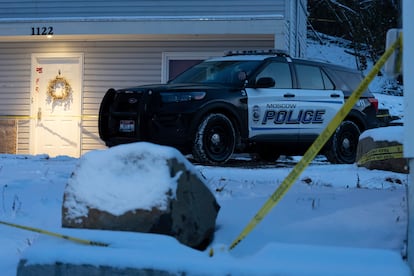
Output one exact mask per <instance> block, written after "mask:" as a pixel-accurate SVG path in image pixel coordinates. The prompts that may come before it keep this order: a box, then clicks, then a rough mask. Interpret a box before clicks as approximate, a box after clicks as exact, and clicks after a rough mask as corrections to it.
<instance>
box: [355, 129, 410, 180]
mask: <svg viewBox="0 0 414 276" xmlns="http://www.w3.org/2000/svg"><path fill="white" fill-rule="evenodd" d="M402 135H403V133H402V127H401V126H392V127H382V128H378V129H372V130H368V131H366V132H364V133H363V134H362V135H361V137H360V140H359V142H358V148H357V156H356V160H357V164H358V166H362V167H366V168H368V169H377V170H385V171H392V172H398V173H409V168H408V160H407V158H404V157H403V156H402V153H403V145H402V143H401V142H400V141H399V140H400V139H401V137H402Z"/></svg>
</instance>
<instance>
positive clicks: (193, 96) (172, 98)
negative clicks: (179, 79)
mask: <svg viewBox="0 0 414 276" xmlns="http://www.w3.org/2000/svg"><path fill="white" fill-rule="evenodd" d="M160 94H161V99H162V102H164V103H180V102H189V101H198V100H202V99H204V97H205V96H206V92H163V93H160Z"/></svg>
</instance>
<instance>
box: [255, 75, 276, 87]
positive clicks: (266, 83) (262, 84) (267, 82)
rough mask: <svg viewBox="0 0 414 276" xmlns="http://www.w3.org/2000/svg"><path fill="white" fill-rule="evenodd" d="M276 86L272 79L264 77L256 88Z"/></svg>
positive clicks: (259, 80)
mask: <svg viewBox="0 0 414 276" xmlns="http://www.w3.org/2000/svg"><path fill="white" fill-rule="evenodd" d="M275 84H276V82H275V80H274V79H273V78H270V77H264V78H260V79H258V80H257V82H256V85H255V87H256V88H269V87H274V86H275Z"/></svg>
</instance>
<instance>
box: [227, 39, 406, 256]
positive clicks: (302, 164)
mask: <svg viewBox="0 0 414 276" xmlns="http://www.w3.org/2000/svg"><path fill="white" fill-rule="evenodd" d="M397 47H401V48H402V35H400V36H399V37H398V39H397V40H396V41H395V42H394V43H393V44H392V45H391V47H390V48H389V49H387V50H386V51H385V53H384V54H383V55H382V56H381V57H380V59H379V60H378V62H377V63H376V64H375V65H374V67H373V68H372V69H371V71H370V72H369V73H368V75H367V76H366V77H365V78H364V79H363V80H362V82H361V83H360V84H359V86H358V87H357V89H356V90H355V91H354V92H353V93H352V94H351V96H350V97H349V98H348V100H347V101H346V102H345V104H344V105H343V106H342V108H341V109H340V110H339V111H338V113H337V114H336V115H335V117H334V118H333V119H332V120H331V122H329V124H328V125H327V126H326V128H325V129H324V130H323V131H322V132H321V134H320V135H319V136H318V138H316V140H315V141H314V142H313V144H312V145H311V146H310V147H309V149H308V150H307V151H306V152H305V154H304V155H303V157H302V159H301V160H300V161H299V162H298V163H297V164H296V166H295V167H293V169H292V171H291V172H290V173H289V175H288V176H287V177H286V178H285V179H284V180H283V182H282V184H280V186H279V187H278V188H277V189H276V191H275V192H274V193H273V194H272V195H271V197H270V198H269V199H268V200H267V201H266V202H265V204H264V205H263V206H262V208H261V209H260V210H259V211H258V212H257V213H256V215H255V216H254V217H253V219H252V220H251V221H250V222H249V223H248V224H247V226H246V227H245V228H244V229H243V230H242V232H241V233H240V234H239V236H238V237H237V238H236V239H235V240H234V241H233V242H232V244H231V245H230V247H229V249H230V250H231V249H233V248H234V247H236V246H237V245H238V244H239V243H240V242H241V241H242V240H243V239H244V238H245V237H246V236H247V235H248V234H249V233H250V232H251V231H252V230H253V228H254V227H256V225H257V224H258V223H259V222H261V221H262V220H263V218H264V217H265V216H266V215H267V214H268V213H269V212H270V210H271V209H272V208H273V207H274V206H275V205H276V204H277V203H278V202H279V201H280V199H282V197H283V196H284V195H285V194H286V192H287V191H288V190H289V189H290V187H291V186H292V185H293V183H294V182H295V181H296V179H297V178H298V177H299V175H300V174H301V173H302V172H303V171H304V170H305V168H306V167H307V166H308V165H309V163H310V162H311V161H312V160H313V159H314V158H315V156H316V155H317V154H318V153H319V151H320V150H321V149H322V147H323V146H324V145H325V143H326V142H327V141H328V140H329V138H330V137H331V135H332V134H333V133H334V131H335V130H336V129H337V127H338V126H339V124H340V123H341V122H342V121H343V119H344V118H345V117H346V115H348V113H349V111H351V109H352V107H353V106H354V105H355V103H356V102H357V101H358V99H359V98H360V97H361V95H362V93H363V92H364V91H365V90H366V89H367V88H368V85H369V83H370V82H371V81H372V80H373V79H374V78H375V76H376V75H377V74H378V72H379V71H380V69H381V68H382V66H384V64H385V62H386V61H387V59H388V58H389V57H390V56H391V54H392V53H393V52H394V51H395V49H397Z"/></svg>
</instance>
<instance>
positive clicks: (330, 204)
mask: <svg viewBox="0 0 414 276" xmlns="http://www.w3.org/2000/svg"><path fill="white" fill-rule="evenodd" d="M309 56H314V57H318V58H319V59H321V58H322V59H328V60H330V61H331V62H334V63H340V64H345V65H347V64H349V66H351V67H354V61H353V57H352V56H347V55H346V54H344V52H343V49H342V48H340V47H337V46H335V45H325V46H320V45H317V44H310V47H309ZM381 83H383V80H381V79H377V80H376V81H375V82H374V83H373V84H372V86H373V87H374V89H373V90H374V92H380V90H376V89H377V88H378V87H381ZM371 89H372V87H371ZM376 95H378V98H379V100H380V105H381V106H382V107H384V108H389V109H390V111H391V113H392V115H397V116H402V115H403V111H402V108H403V107H402V99H401V97H395V96H389V95H383V94H381V93H376ZM391 130H392V129H391V128H390V131H391ZM149 148H150V149H151V146H149ZM153 150H154V151H156V150H158V147H153ZM109 154H110V152H109ZM89 156H90V155H89ZM90 158H94V157H93V156H90ZM116 158H117V156H116V155H114V156H113V159H116ZM299 158H300V157H294V158H293V160H292V159H283V158H282V159H280V160H278V162H277V163H276V164H275V166H269V167H265V168H252V167H249V168H234V167H232V168H229V167H225V168H224V167H211V166H200V165H198V166H195V169H196V170H197V171H198V172H199V173H200V174H201V175H202V176H203V177H204V178H205V182H206V185H207V186H208V187H209V188H210V189H211V191H212V192H213V193H214V195H215V196H216V198H217V200H218V202H219V204H220V205H221V209H220V212H219V216H218V218H217V231H216V234H215V239H214V241H213V243H212V244H211V245H210V246H209V249H208V250H206V251H204V252H202V251H197V250H193V249H191V248H188V247H185V246H184V245H181V244H180V243H178V242H177V241H176V240H175V239H174V238H172V237H168V236H162V235H154V234H143V233H129V232H114V231H97V230H80V229H65V228H62V227H61V207H62V200H63V192H64V188H65V185H66V183H67V182H68V179H69V177H70V176H71V174H72V172H73V171H74V170H75V168H76V166H77V164H78V163H79V160H78V159H75V158H69V157H64V156H61V157H57V158H48V157H47V156H45V155H40V156H23V155H5V154H3V155H0V221H6V222H10V223H15V224H22V225H26V226H31V227H38V228H41V229H45V230H47V231H52V232H57V233H60V234H64V235H69V236H74V237H78V238H82V239H88V240H93V241H99V242H104V243H108V244H109V247H98V246H86V245H80V244H77V243H74V242H72V241H68V240H64V239H60V238H56V237H51V236H47V235H43V234H38V233H35V232H30V231H27V230H21V229H17V228H15V227H10V226H6V225H1V224H0V244H1V246H0V271H1V275H5V276H10V275H15V274H16V268H17V264H18V262H19V260H20V259H21V258H26V259H28V260H29V261H30V262H32V263H43V264H45V263H46V264H47V263H54V262H62V263H65V262H69V263H74V264H82V263H86V264H91V265H97V266H98V265H109V266H115V267H118V268H126V267H132V268H134V267H145V268H156V269H164V270H168V271H171V272H173V273H184V272H185V273H187V275H194V274H195V275H230V274H231V275H411V273H410V270H409V268H408V266H407V265H406V263H405V261H404V257H405V254H406V249H405V246H406V238H407V235H406V231H407V195H406V186H407V184H408V183H407V182H408V176H407V175H406V174H400V173H393V172H388V171H378V170H367V169H365V168H361V167H357V166H356V165H331V164H329V163H327V162H326V161H325V160H324V159H323V158H320V157H318V158H317V159H315V161H314V162H312V163H311V165H310V166H309V167H308V168H307V169H306V170H305V171H304V172H303V173H302V174H301V176H300V177H299V178H298V180H297V181H296V183H295V184H294V185H293V186H292V188H291V189H290V190H289V191H288V193H287V194H286V196H285V197H284V198H283V199H282V200H281V201H280V203H279V204H278V205H276V206H275V207H274V208H273V209H272V211H271V212H270V213H269V214H268V216H267V217H265V218H264V220H263V221H262V222H261V223H259V224H258V225H257V227H256V228H255V229H253V231H252V232H251V233H250V234H249V235H248V236H247V237H246V238H245V239H243V240H242V241H241V243H240V244H238V245H237V246H236V247H235V248H234V249H232V250H229V246H230V244H231V243H232V242H233V241H234V240H235V239H236V238H237V237H238V235H239V234H240V232H241V231H242V230H243V228H244V227H245V226H246V224H247V223H248V222H249V221H250V220H251V219H252V218H253V216H254V215H255V214H256V212H257V211H258V210H259V209H260V207H261V206H262V205H263V204H264V202H265V201H266V200H267V199H268V197H269V196H270V195H271V194H272V193H273V192H274V191H275V189H276V188H277V187H278V185H279V184H280V183H281V182H282V181H283V179H284V177H286V176H287V175H288V173H289V172H290V170H291V168H292V163H293V164H294V163H295V162H296V161H297V160H298V159H299ZM96 162H102V160H101V159H97V160H96ZM102 166H105V164H102ZM157 166H159V164H158V165H157ZM85 173H87V172H85ZM119 174H120V172H116V171H114V172H113V173H111V172H110V171H108V172H107V174H106V175H105V177H106V178H107V181H108V182H109V183H113V186H112V187H111V188H113V187H119V189H122V187H120V186H121V184H120V183H119V181H118V179H119ZM152 177H153V178H156V177H159V175H158V174H157V175H156V174H154V175H153V176H152ZM98 179H99V178H98V177H97V176H94V175H90V183H89V185H90V191H94V189H97V187H98V185H97V180H98ZM152 180H153V179H152ZM141 181H146V179H145V178H143V177H141ZM138 185H139V183H138ZM99 189H103V188H102V187H101V186H99ZM147 199H148V198H147ZM136 200H139V198H137V199H136ZM115 203H116V202H115ZM108 204H114V202H108ZM118 204H120V205H122V204H124V203H123V202H122V201H120V202H119V203H118ZM210 251H212V252H213V256H212V257H210V256H209V253H210Z"/></svg>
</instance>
